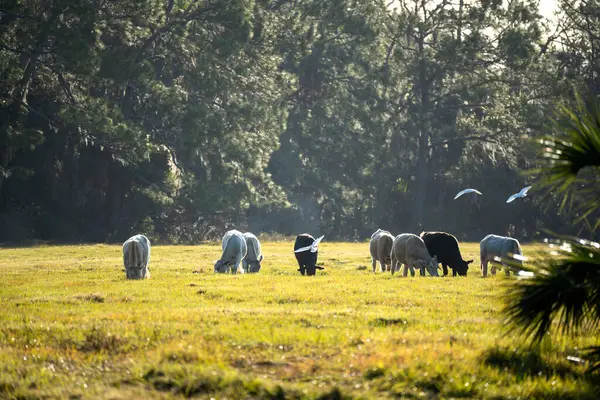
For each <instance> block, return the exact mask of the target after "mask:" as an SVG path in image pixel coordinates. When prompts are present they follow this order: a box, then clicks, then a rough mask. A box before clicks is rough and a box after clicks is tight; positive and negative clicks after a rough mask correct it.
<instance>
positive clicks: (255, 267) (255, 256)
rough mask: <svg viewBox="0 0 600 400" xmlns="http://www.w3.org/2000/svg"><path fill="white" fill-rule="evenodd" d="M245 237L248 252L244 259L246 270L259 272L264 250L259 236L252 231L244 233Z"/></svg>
mask: <svg viewBox="0 0 600 400" xmlns="http://www.w3.org/2000/svg"><path fill="white" fill-rule="evenodd" d="M243 236H244V239H246V247H247V248H248V253H246V257H244V259H243V260H242V264H243V266H244V269H245V270H246V272H251V273H252V272H258V271H260V267H261V265H260V262H261V261H262V260H263V256H262V252H261V250H260V242H259V241H258V238H257V237H256V236H254V235H253V234H252V233H250V232H246V233H244V235H243Z"/></svg>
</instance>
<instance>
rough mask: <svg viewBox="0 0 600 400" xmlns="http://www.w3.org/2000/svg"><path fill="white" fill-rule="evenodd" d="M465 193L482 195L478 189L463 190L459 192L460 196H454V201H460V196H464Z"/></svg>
mask: <svg viewBox="0 0 600 400" xmlns="http://www.w3.org/2000/svg"><path fill="white" fill-rule="evenodd" d="M465 193H477V194H481V192H480V191H479V190H477V189H465V190H461V191H460V192H458V194H457V195H456V196H454V200H456V199H458V198H459V197H460V196H462V195H463V194H465Z"/></svg>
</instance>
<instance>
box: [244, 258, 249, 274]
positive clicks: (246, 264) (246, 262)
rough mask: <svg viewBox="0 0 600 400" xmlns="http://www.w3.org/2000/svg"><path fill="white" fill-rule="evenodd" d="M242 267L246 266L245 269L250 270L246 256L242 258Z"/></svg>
mask: <svg viewBox="0 0 600 400" xmlns="http://www.w3.org/2000/svg"><path fill="white" fill-rule="evenodd" d="M242 268H244V271H247V272H250V270H249V269H248V261H246V259H245V258H243V259H242Z"/></svg>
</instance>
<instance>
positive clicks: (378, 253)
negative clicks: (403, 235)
mask: <svg viewBox="0 0 600 400" xmlns="http://www.w3.org/2000/svg"><path fill="white" fill-rule="evenodd" d="M393 244H394V236H392V234H391V233H389V232H388V231H384V230H382V229H377V230H376V231H375V232H374V233H373V234H372V235H371V241H370V242H369V251H370V252H371V261H372V262H373V272H375V269H376V268H377V261H379V264H380V265H381V272H385V271H389V270H390V269H391V268H392V259H391V253H392V245H393Z"/></svg>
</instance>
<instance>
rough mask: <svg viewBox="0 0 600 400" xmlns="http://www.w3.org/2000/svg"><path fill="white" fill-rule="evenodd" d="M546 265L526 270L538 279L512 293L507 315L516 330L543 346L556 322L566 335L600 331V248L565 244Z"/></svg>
mask: <svg viewBox="0 0 600 400" xmlns="http://www.w3.org/2000/svg"><path fill="white" fill-rule="evenodd" d="M545 263H548V261H547V260H545V261H539V262H538V263H535V264H534V265H533V266H531V267H529V268H524V269H528V270H530V271H532V272H533V273H534V277H533V278H532V279H528V280H523V281H519V282H517V283H516V284H514V285H513V286H512V287H511V288H510V289H509V291H508V296H507V305H506V307H505V309H504V314H505V316H506V317H507V322H508V323H509V326H510V327H511V328H512V330H514V331H517V332H518V333H520V334H522V335H524V336H526V337H530V338H531V339H532V341H533V342H534V343H536V342H538V343H539V341H541V339H542V338H543V337H544V336H545V335H546V334H548V333H549V332H550V329H551V326H552V323H553V322H554V321H556V322H558V327H559V331H560V333H562V334H571V333H573V332H574V331H576V330H577V329H580V328H582V327H587V328H590V329H592V328H595V327H600V245H599V244H598V243H594V242H588V241H583V240H577V239H568V240H564V241H563V245H562V246H561V248H560V249H559V250H558V251H556V253H555V254H553V258H552V259H551V260H550V261H549V264H548V265H545Z"/></svg>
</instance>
